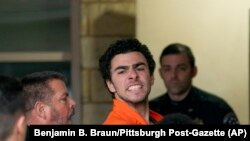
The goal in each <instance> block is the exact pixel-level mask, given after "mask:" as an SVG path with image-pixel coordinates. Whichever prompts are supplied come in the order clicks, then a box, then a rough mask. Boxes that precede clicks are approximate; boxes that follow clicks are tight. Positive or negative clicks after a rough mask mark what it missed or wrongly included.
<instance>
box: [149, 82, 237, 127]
mask: <svg viewBox="0 0 250 141" xmlns="http://www.w3.org/2000/svg"><path fill="white" fill-rule="evenodd" d="M149 105H150V109H152V110H154V111H156V112H158V113H160V114H162V115H164V116H166V115H168V114H173V113H182V114H186V115H188V116H189V117H191V118H192V119H193V120H194V121H195V122H196V123H199V124H239V120H238V118H237V116H236V114H235V113H234V111H233V109H232V108H231V107H230V106H229V105H228V104H227V102H226V101H225V100H223V99H222V98H220V97H218V96H215V95H213V94H210V93H208V92H205V91H203V90H201V89H199V88H197V87H192V88H191V90H190V92H189V94H188V96H187V97H186V98H185V99H183V100H182V101H180V102H173V101H171V100H170V98H169V96H168V94H167V93H165V94H163V95H161V96H159V97H157V98H155V99H152V100H151V101H150V102H149Z"/></svg>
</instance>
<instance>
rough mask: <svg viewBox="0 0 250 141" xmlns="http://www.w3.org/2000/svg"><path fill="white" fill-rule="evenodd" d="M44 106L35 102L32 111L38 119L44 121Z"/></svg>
mask: <svg viewBox="0 0 250 141" xmlns="http://www.w3.org/2000/svg"><path fill="white" fill-rule="evenodd" d="M46 106H47V105H46V104H45V103H43V102H41V101H37V102H36V104H35V106H34V110H35V113H36V115H38V116H39V118H42V119H46Z"/></svg>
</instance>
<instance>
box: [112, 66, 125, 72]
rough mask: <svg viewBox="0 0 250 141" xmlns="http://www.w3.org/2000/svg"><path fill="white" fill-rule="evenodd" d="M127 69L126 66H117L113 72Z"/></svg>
mask: <svg viewBox="0 0 250 141" xmlns="http://www.w3.org/2000/svg"><path fill="white" fill-rule="evenodd" d="M126 68H128V66H118V67H116V68H115V69H114V72H115V71H117V70H120V69H126Z"/></svg>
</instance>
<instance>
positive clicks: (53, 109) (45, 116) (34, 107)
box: [21, 71, 76, 125]
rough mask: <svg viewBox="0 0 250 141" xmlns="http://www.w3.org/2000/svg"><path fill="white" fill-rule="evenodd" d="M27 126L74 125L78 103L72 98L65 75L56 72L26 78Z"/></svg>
mask: <svg viewBox="0 0 250 141" xmlns="http://www.w3.org/2000/svg"><path fill="white" fill-rule="evenodd" d="M21 82H22V85H23V91H24V97H25V99H26V102H25V110H26V113H25V117H26V123H27V125H42V124H72V117H73V115H74V109H75V106H76V103H75V101H74V100H73V99H71V98H70V96H69V92H68V89H67V87H66V78H65V77H64V75H62V74H61V73H58V72H54V71H41V72H34V73H31V74H28V75H26V76H24V77H23V78H22V80H21Z"/></svg>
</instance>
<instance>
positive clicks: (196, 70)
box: [192, 66, 198, 77]
mask: <svg viewBox="0 0 250 141" xmlns="http://www.w3.org/2000/svg"><path fill="white" fill-rule="evenodd" d="M197 73H198V69H197V67H196V66H194V67H193V69H192V77H195V76H196V75H197Z"/></svg>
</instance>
